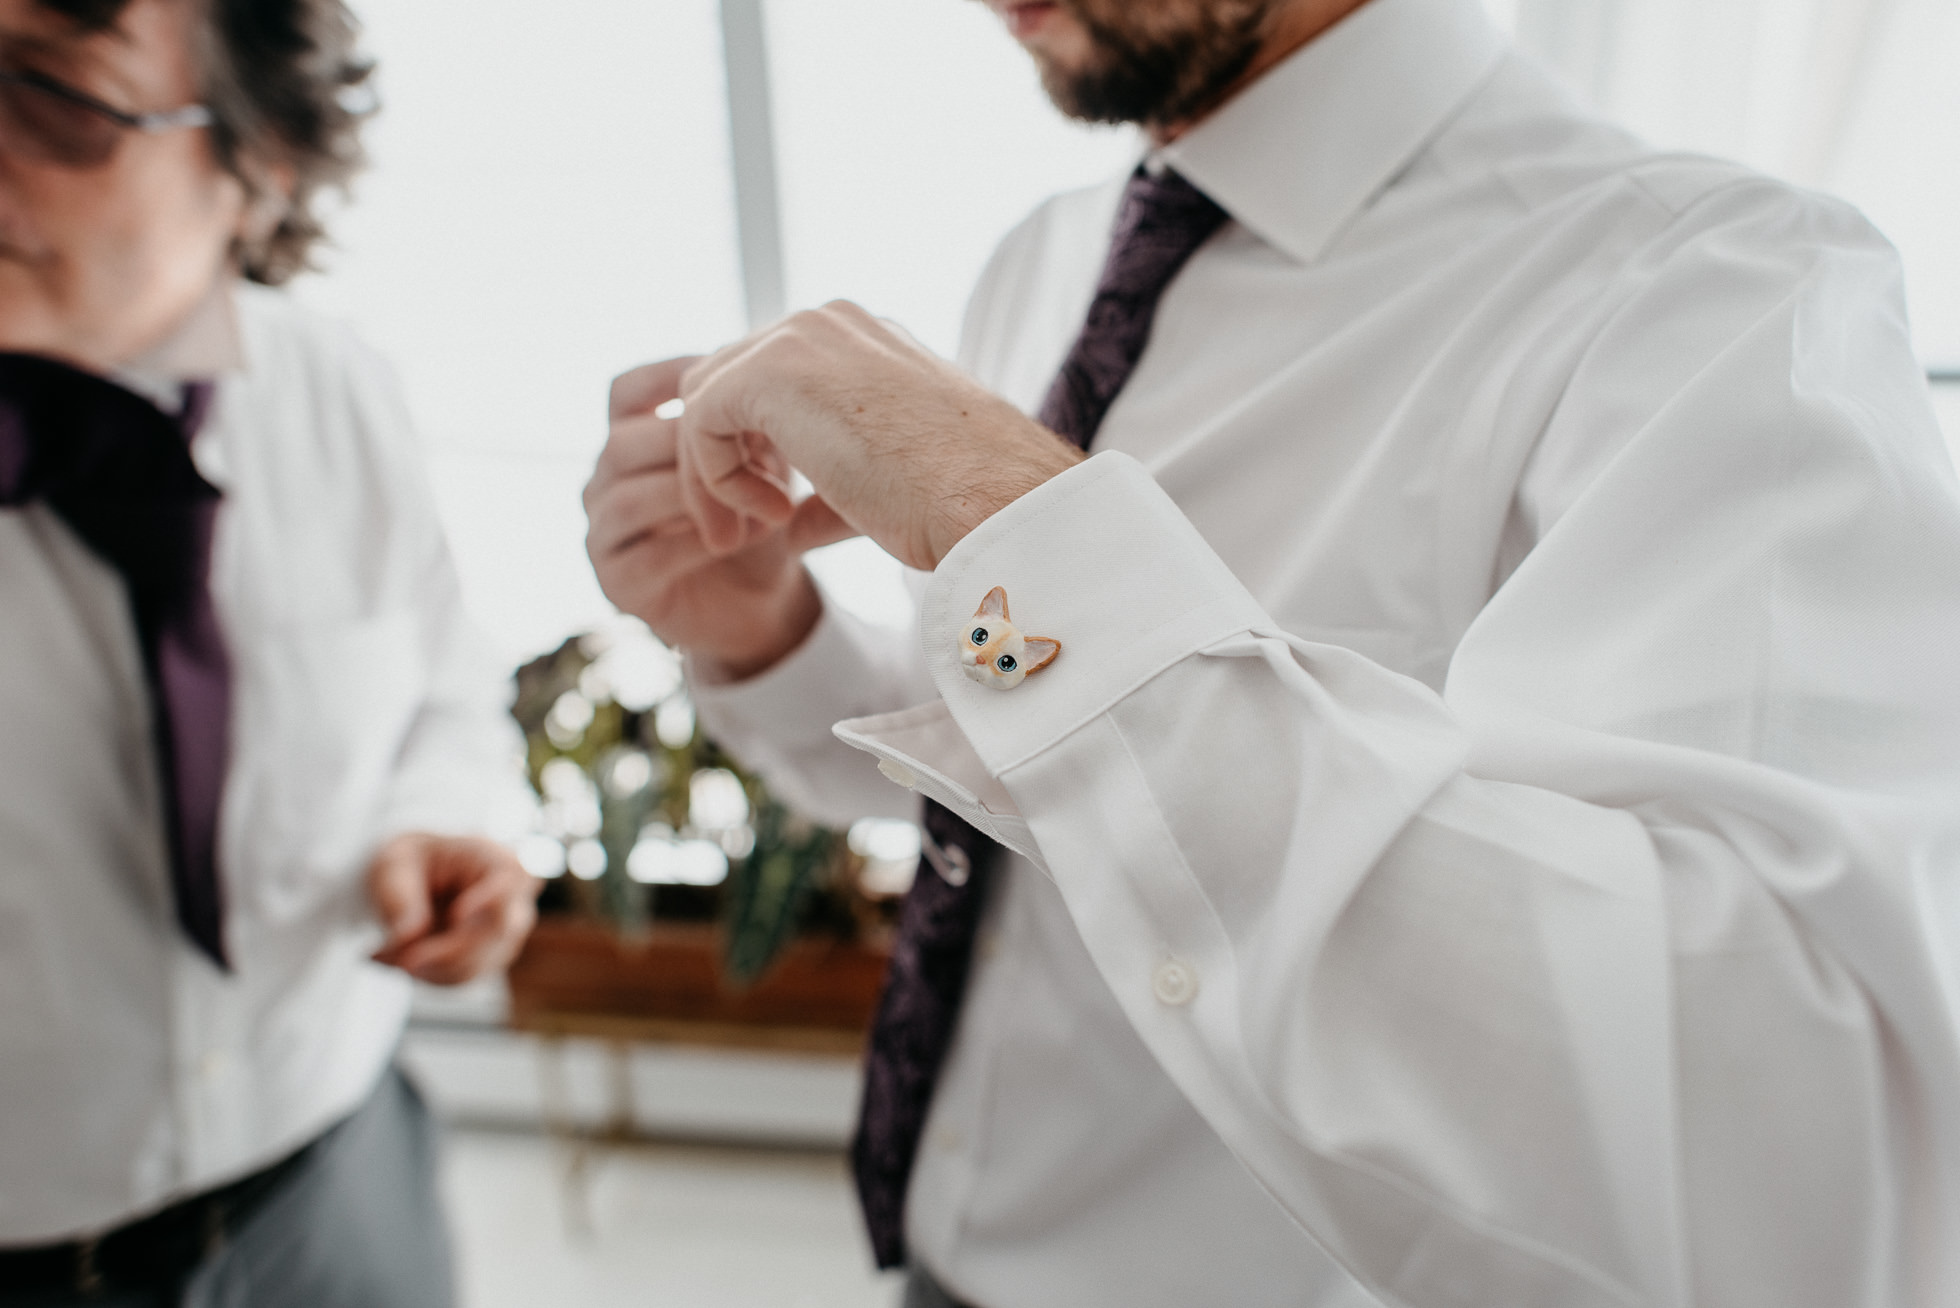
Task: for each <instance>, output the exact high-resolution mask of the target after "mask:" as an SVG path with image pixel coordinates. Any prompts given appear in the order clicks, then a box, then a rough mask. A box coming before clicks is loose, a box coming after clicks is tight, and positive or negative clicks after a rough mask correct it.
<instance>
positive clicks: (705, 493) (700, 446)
mask: <svg viewBox="0 0 1960 1308" xmlns="http://www.w3.org/2000/svg"><path fill="white" fill-rule="evenodd" d="M681 424H682V425H681V438H680V476H681V482H680V486H681V500H682V502H683V503H684V504H685V505H686V506H687V511H688V516H689V517H691V518H693V519H694V525H695V527H696V528H697V529H699V531H700V533H701V539H702V540H703V541H705V542H707V546H708V549H709V550H710V551H712V552H713V553H716V554H732V553H734V552H735V551H737V550H740V549H743V548H745V547H746V546H748V545H750V544H753V543H754V542H755V541H756V540H757V539H759V538H760V537H761V536H762V535H763V534H766V531H767V529H769V528H774V527H780V526H781V525H783V524H784V523H785V522H788V521H789V517H790V514H791V513H793V512H794V511H795V508H796V503H795V501H794V500H792V499H791V498H790V493H789V486H788V484H787V483H786V481H785V480H783V479H782V478H780V477H778V476H776V475H774V472H773V468H772V467H771V466H770V464H769V460H768V457H767V454H766V450H765V447H760V446H757V445H756V444H755V443H754V438H752V437H749V436H746V435H744V434H741V433H736V434H734V435H731V436H725V437H723V436H715V435H712V434H710V433H708V432H706V431H704V430H700V429H695V430H692V431H690V430H689V429H688V426H687V417H686V416H683V417H682V418H681ZM749 519H754V520H755V522H754V523H751V522H750V521H748V520H749ZM757 524H760V525H761V526H762V528H763V530H761V531H758V530H756V525H757Z"/></svg>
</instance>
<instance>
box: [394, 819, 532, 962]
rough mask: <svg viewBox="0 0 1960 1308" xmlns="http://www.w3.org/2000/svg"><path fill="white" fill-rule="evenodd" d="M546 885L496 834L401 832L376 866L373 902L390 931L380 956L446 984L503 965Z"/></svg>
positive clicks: (526, 927) (518, 942)
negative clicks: (488, 837) (491, 837)
mask: <svg viewBox="0 0 1960 1308" xmlns="http://www.w3.org/2000/svg"><path fill="white" fill-rule="evenodd" d="M539 885H540V883H539V882H538V880H537V879H536V878H534V877H533V876H531V874H530V873H528V872H526V871H525V870H524V867H523V865H522V864H521V863H519V862H518V861H517V857H516V855H514V854H512V853H511V852H510V851H509V850H508V849H506V848H504V847H503V846H502V845H500V844H498V843H497V842H496V841H494V840H484V839H481V838H478V837H467V836H431V835H422V834H420V833H411V834H409V835H404V836H396V837H395V838H394V839H393V840H390V841H389V842H388V843H387V844H385V845H383V846H382V847H381V852H380V853H378V854H376V855H375V856H374V861H373V862H372V863H370V864H368V870H367V890H368V900H369V902H371V903H372V904H373V905H374V911H375V915H376V916H377V917H379V918H380V919H381V925H382V926H383V927H384V928H385V929H386V930H387V932H388V940H387V943H386V944H384V945H383V946H382V947H381V949H380V950H379V951H377V952H376V953H375V955H374V961H375V962H377V963H386V964H388V965H390V966H392V967H398V968H400V969H401V970H402V971H404V972H406V973H408V974H409V975H410V976H412V977H414V978H416V979H417V980H418V981H427V982H430V983H432V984H434V985H440V986H453V985H461V984H462V983H463V982H465V981H470V980H473V979H475V978H476V977H478V976H480V975H482V974H483V973H484V972H487V971H490V970H491V969H493V968H500V967H502V966H504V965H505V964H506V963H508V962H510V960H511V959H512V958H514V957H516V955H517V951H518V949H519V947H521V946H522V945H523V943H524V937H525V936H527V935H529V934H530V932H531V925H532V923H534V922H536V921H537V917H538V913H537V907H536V904H535V902H534V901H535V900H536V899H537V896H538V889H539Z"/></svg>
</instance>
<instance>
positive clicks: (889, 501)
mask: <svg viewBox="0 0 1960 1308" xmlns="http://www.w3.org/2000/svg"><path fill="white" fill-rule="evenodd" d="M680 391H681V395H682V397H683V398H684V399H685V400H686V401H687V410H686V412H685V413H684V414H683V415H682V416H681V417H680V419H679V420H678V424H677V425H678V428H679V432H678V444H679V459H678V465H679V473H680V478H679V482H680V484H679V499H680V502H681V503H682V504H683V505H685V507H686V510H687V513H688V516H689V517H691V518H692V519H693V523H694V528H695V531H696V532H697V533H698V542H699V547H700V548H702V549H704V550H705V551H706V552H707V553H709V554H711V555H715V556H724V555H730V554H732V553H735V552H739V551H742V550H744V549H745V548H747V547H748V545H749V542H750V541H752V540H753V539H754V538H755V533H756V532H757V531H758V530H759V529H760V528H759V526H758V524H767V525H769V526H773V527H776V528H779V529H782V530H784V531H786V532H788V533H790V535H791V536H792V537H797V536H799V535H825V534H828V535H830V536H833V537H834V536H837V535H842V534H848V533H850V532H862V533H863V534H865V535H867V536H870V537H871V538H872V539H873V540H875V541H877V542H878V544H880V545H882V546H884V548H885V549H886V551H887V552H889V553H891V554H892V555H894V556H895V557H896V558H898V559H899V560H900V561H901V562H903V563H906V564H908V565H910V566H912V567H915V568H922V569H931V568H934V567H937V566H938V564H939V560H940V559H942V558H944V557H945V555H946V552H947V551H948V550H950V549H951V548H952V547H953V546H954V545H955V544H956V543H958V542H959V541H960V539H961V538H963V537H964V536H965V535H966V534H967V533H968V532H969V531H971V530H973V528H975V527H976V526H978V525H979V524H980V523H982V522H984V521H985V520H986V519H987V518H989V517H991V516H993V515H994V514H995V513H997V512H999V511H1000V510H1001V509H1003V508H1005V507H1007V505H1009V504H1011V503H1013V502H1014V501H1015V500H1017V499H1019V498H1020V497H1021V496H1022V495H1025V494H1026V493H1027V492H1029V491H1030V490H1033V489H1034V488H1035V487H1036V486H1039V485H1041V484H1042V483H1043V482H1045V481H1047V480H1048V479H1049V478H1051V477H1053V476H1055V475H1057V474H1058V473H1061V472H1063V471H1066V470H1067V469H1068V468H1071V467H1073V466H1074V465H1075V464H1077V463H1079V462H1081V460H1082V457H1083V456H1082V453H1081V451H1079V450H1077V449H1076V448H1075V447H1074V446H1073V445H1071V444H1069V443H1068V442H1066V441H1064V440H1062V439H1061V438H1060V437H1058V436H1056V435H1055V434H1054V433H1053V432H1051V431H1049V430H1048V429H1047V428H1045V427H1043V426H1042V425H1041V424H1040V423H1037V422H1035V421H1034V420H1033V419H1031V418H1029V417H1027V416H1026V415H1025V414H1023V413H1022V412H1021V411H1020V410H1018V409H1016V408H1015V407H1014V406H1013V405H1011V404H1009V403H1008V402H1007V401H1005V400H1003V399H1001V398H1000V397H999V396H997V395H995V394H993V393H992V392H991V391H988V390H987V389H986V388H985V387H983V386H981V385H980V384H979V383H978V382H976V381H974V380H973V379H972V378H971V377H969V376H967V375H966V374H965V373H964V372H961V371H960V370H959V369H958V368H957V367H955V366H953V365H952V364H950V363H948V362H946V361H945V360H943V359H941V358H939V357H938V356H936V355H934V354H933V353H932V352H931V351H929V350H927V349H925V348H924V347H922V346H920V345H919V344H918V343H917V342H916V341H914V340H912V338H911V337H909V336H907V335H905V334H904V333H903V332H901V331H899V330H898V329H897V328H895V327H893V326H891V325H890V324H887V323H884V322H881V321H880V320H878V319H876V318H874V317H872V316H871V315H870V314H868V313H866V312H865V311H864V310H863V309H860V308H858V307H857V306H856V305H854V304H847V303H844V302H842V301H840V302H838V303H835V304H830V305H827V306H825V307H824V308H822V309H815V310H810V311H808V312H805V313H799V314H796V315H795V316H793V317H790V318H787V319H785V320H783V321H782V322H780V323H778V324H777V325H776V326H774V327H771V328H769V329H768V330H766V331H763V332H759V333H757V334H756V335H754V336H751V337H750V338H749V339H747V340H745V341H741V342H739V343H737V344H735V345H731V346H729V347H728V348H727V349H724V350H722V351H721V352H720V353H718V354H715V355H713V356H712V357H710V358H708V359H705V360H703V361H701V362H699V363H697V364H695V365H694V366H693V367H692V368H689V369H688V370H687V373H686V376H685V377H684V378H683V379H682V381H681V385H680ZM786 464H788V465H794V466H795V467H796V468H797V469H798V470H799V471H800V472H802V473H803V475H804V476H806V477H808V478H809V479H810V482H811V484H812V485H813V486H815V487H816V491H817V494H816V497H814V498H812V499H808V500H805V501H803V502H802V503H801V504H798V503H795V502H793V501H792V499H791V497H790V495H789V492H788V488H787V485H786V484H785V480H784V477H783V475H782V469H783V468H784V466H785V465H786ZM671 499H672V496H671V493H670V494H669V500H670V501H671Z"/></svg>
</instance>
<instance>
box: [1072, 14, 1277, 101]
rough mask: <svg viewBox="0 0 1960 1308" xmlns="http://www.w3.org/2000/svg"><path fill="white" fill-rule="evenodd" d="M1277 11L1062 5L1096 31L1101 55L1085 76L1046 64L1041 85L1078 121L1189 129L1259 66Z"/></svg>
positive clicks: (1097, 54) (1080, 70) (1083, 70)
mask: <svg viewBox="0 0 1960 1308" xmlns="http://www.w3.org/2000/svg"><path fill="white" fill-rule="evenodd" d="M1277 3H1278V0H1181V2H1179V3H1172V4H1161V3H1152V4H1139V3H1137V0H1060V4H1061V7H1062V8H1063V9H1064V10H1066V11H1067V12H1068V13H1070V14H1071V15H1073V16H1074V17H1075V19H1076V20H1077V21H1078V22H1080V23H1081V24H1082V25H1083V27H1084V28H1086V29H1087V30H1088V33H1089V39H1090V41H1091V43H1092V44H1093V46H1094V47H1095V54H1094V56H1093V57H1092V59H1091V61H1090V63H1089V64H1088V66H1087V67H1084V68H1074V69H1063V68H1057V67H1056V66H1055V65H1054V64H1052V63H1051V62H1049V61H1047V60H1041V61H1040V64H1041V84H1042V86H1043V87H1044V88H1045V89H1046V90H1047V92H1048V97H1049V99H1051V100H1053V101H1054V102H1055V105H1056V107H1057V108H1059V109H1060V110H1061V111H1062V112H1063V113H1065V114H1067V115H1069V116H1070V117H1071V118H1081V119H1084V120H1086V121H1088V122H1092V123H1141V124H1144V125H1145V126H1156V125H1161V124H1167V123H1181V122H1189V121H1191V120H1192V119H1194V118H1196V117H1198V116H1199V115H1200V114H1202V113H1204V112H1205V111H1206V110H1208V109H1210V108H1211V107H1212V106H1213V105H1215V104H1216V103H1217V102H1218V101H1219V100H1220V99H1222V98H1223V97H1224V95H1225V93H1226V91H1228V90H1230V89H1231V86H1232V84H1233V83H1234V82H1236V81H1238V79H1239V77H1240V76H1241V75H1243V74H1244V72H1245V70H1246V69H1247V68H1248V67H1250V66H1251V64H1252V61H1253V59H1254V58H1255V57H1256V56H1257V55H1258V53H1259V47H1260V44H1261V39H1262V37H1263V34H1264V33H1263V29H1264V27H1265V22H1266V16H1267V15H1268V14H1269V13H1271V12H1272V9H1273V7H1274V5H1275V4H1277ZM1167 10H1168V11H1170V12H1169V13H1168V14H1167V13H1166V11H1167Z"/></svg>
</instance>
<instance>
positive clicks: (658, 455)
mask: <svg viewBox="0 0 1960 1308" xmlns="http://www.w3.org/2000/svg"><path fill="white" fill-rule="evenodd" d="M696 362H697V360H695V359H692V358H686V359H669V360H667V361H665V362H663V363H653V364H648V365H647V366H645V367H643V368H636V369H634V370H633V371H632V372H629V373H625V374H622V375H621V376H620V377H619V378H618V379H616V380H615V381H614V382H613V387H612V403H611V428H610V431H609V434H608V437H607V440H606V448H605V450H604V452H603V453H601V454H600V456H599V463H598V466H597V467H596V468H595V469H594V470H593V473H592V480H591V482H590V483H589V484H587V486H586V488H585V512H586V517H587V519H588V520H589V522H590V524H591V526H590V530H589V531H588V532H587V534H586V538H585V548H586V553H587V554H588V555H589V556H590V557H591V559H592V568H593V571H594V572H596V573H597V574H598V577H599V587H600V589H602V590H603V591H605V593H606V598H608V599H610V600H611V601H612V602H613V603H614V604H616V605H618V606H619V608H620V609H621V610H622V611H624V612H626V613H631V614H633V615H634V616H635V617H638V618H640V619H641V620H642V621H644V622H645V623H646V624H647V625H648V626H649V627H651V628H653V631H654V634H655V635H657V636H659V637H660V638H661V639H662V640H664V641H666V642H667V643H668V644H669V645H672V646H674V647H676V648H678V649H683V650H686V651H688V652H689V653H691V654H695V655H705V656H707V657H708V658H710V659H711V660H713V661H714V662H715V663H716V664H718V665H719V667H720V669H721V670H722V671H723V672H725V673H726V674H727V675H729V676H732V677H738V678H739V677H744V676H748V675H750V674H752V673H755V672H760V671H761V670H763V669H764V668H766V667H768V666H769V665H770V664H772V663H774V662H775V661H776V660H777V659H779V658H781V657H782V656H783V655H785V654H787V653H789V652H790V651H791V650H793V649H795V648H796V646H797V645H799V644H801V643H802V640H803V637H804V636H806V635H808V634H809V631H810V629H811V628H812V627H813V626H815V625H816V621H817V618H818V616H819V614H820V613H821V611H822V606H823V602H822V600H821V599H820V598H819V596H818V594H817V589H816V586H815V584H814V583H813V582H812V581H811V580H810V576H809V574H808V573H807V572H806V571H805V570H804V568H803V562H802V554H803V552H804V551H805V550H809V549H814V548H816V547H817V546H819V545H828V544H830V543H831V542H832V541H837V540H842V539H844V538H845V537H846V536H851V535H855V534H856V533H855V532H853V531H852V530H851V529H850V528H849V527H847V526H845V525H844V524H843V523H842V522H841V521H840V520H839V519H838V518H837V517H836V515H835V514H832V513H830V512H829V511H828V510H827V509H826V507H825V506H824V505H823V504H822V503H821V502H818V501H806V504H807V505H808V508H807V509H804V510H802V511H801V512H799V511H798V506H795V505H793V504H792V503H791V499H790V493H789V468H788V466H787V464H786V463H785V462H784V461H783V459H782V456H781V455H780V454H778V453H776V452H775V451H774V450H771V449H769V448H768V447H767V445H766V443H765V442H760V441H757V442H754V443H753V448H752V449H751V451H750V457H752V459H753V464H752V469H753V472H754V474H755V475H756V476H757V477H759V478H762V479H765V480H766V481H768V482H769V484H770V485H771V486H772V487H774V488H775V490H776V492H777V495H778V497H779V499H780V503H781V504H782V506H783V510H784V511H783V512H782V513H780V514H778V515H776V516H775V517H774V519H773V520H767V521H765V520H762V519H758V518H753V517H745V516H742V515H735V517H734V519H733V520H732V521H725V522H724V523H723V524H722V525H723V527H724V529H725V535H724V536H723V537H722V538H721V542H720V547H719V548H718V549H712V550H711V549H710V548H709V547H708V545H707V543H706V542H705V541H704V540H703V539H702V536H701V533H700V530H699V529H698V528H697V526H696V524H695V521H694V519H693V518H692V517H690V516H689V514H688V512H687V507H686V505H685V503H684V502H683V499H682V493H681V472H680V468H679V449H678V443H677V436H678V426H679V424H678V423H676V422H673V421H669V420H667V419H663V418H660V417H657V416H655V414H654V410H655V409H656V408H658V407H659V406H660V405H662V404H664V403H666V402H667V401H668V400H671V399H673V398H675V397H676V396H677V395H679V393H680V384H681V378H682V376H683V375H684V374H685V373H686V372H687V370H688V369H689V367H691V366H692V365H693V364H695V363H696Z"/></svg>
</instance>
